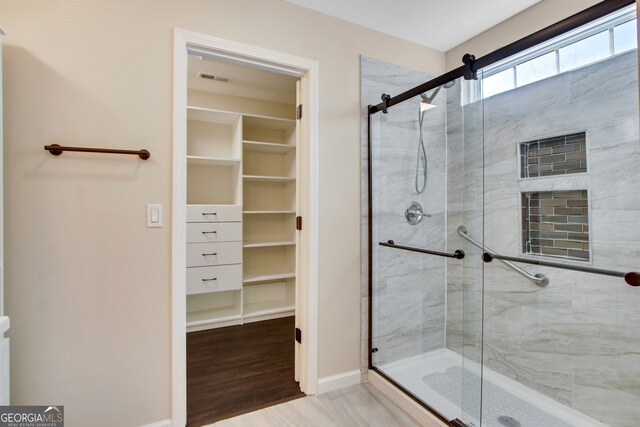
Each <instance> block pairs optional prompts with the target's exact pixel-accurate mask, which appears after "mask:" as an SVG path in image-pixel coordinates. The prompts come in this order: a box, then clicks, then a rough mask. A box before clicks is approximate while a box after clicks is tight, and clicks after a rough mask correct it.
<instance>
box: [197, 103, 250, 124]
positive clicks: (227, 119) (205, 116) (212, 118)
mask: <svg viewBox="0 0 640 427" xmlns="http://www.w3.org/2000/svg"><path fill="white" fill-rule="evenodd" d="M239 119H240V114H238V113H229V112H227V111H221V110H213V109H211V108H203V107H195V106H188V107H187V120H195V121H197V122H209V123H219V124H224V125H232V124H235V123H236V122H237V121H238V120H239Z"/></svg>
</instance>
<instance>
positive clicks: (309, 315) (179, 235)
mask: <svg viewBox="0 0 640 427" xmlns="http://www.w3.org/2000/svg"><path fill="white" fill-rule="evenodd" d="M198 48H201V49H203V50H206V51H207V52H212V53H214V55H215V56H219V57H221V58H225V59H227V60H232V61H235V62H238V63H240V64H242V63H244V64H251V65H253V66H258V67H260V68H263V69H267V70H271V71H275V72H279V73H284V74H289V75H293V76H297V77H300V79H301V81H302V85H301V87H302V93H301V99H302V104H303V108H304V113H303V121H302V123H300V125H301V126H302V127H301V134H300V136H301V141H299V143H300V145H301V146H302V145H304V146H305V147H306V149H304V150H303V151H304V152H306V153H307V155H305V156H301V157H300V158H301V161H302V162H304V163H305V164H304V165H301V166H302V169H303V170H305V171H306V177H300V178H302V179H301V185H302V186H303V188H301V194H302V196H303V197H302V200H301V201H300V202H301V204H300V215H301V216H302V217H303V219H304V227H303V231H302V233H303V235H302V236H301V237H302V239H301V241H302V242H306V243H307V244H304V243H303V245H302V247H301V255H302V257H303V259H304V260H305V261H306V262H305V264H306V265H305V266H304V267H305V268H303V269H302V271H303V277H301V279H302V280H299V282H300V286H299V287H298V289H300V291H301V292H300V299H298V298H297V297H296V300H297V301H299V304H297V306H296V315H298V314H299V315H300V316H299V317H300V318H299V319H297V322H298V323H299V324H300V327H301V329H302V333H303V338H302V344H301V345H300V349H299V353H300V358H299V360H298V361H297V362H298V364H299V366H300V387H301V389H302V391H304V392H305V393H307V394H316V393H317V390H318V181H319V180H318V152H319V134H318V123H319V102H318V95H319V77H318V72H319V64H318V62H317V61H314V60H309V59H305V58H300V57H297V56H292V55H288V54H283V53H280V52H275V51H272V50H268V49H263V48H258V47H255V46H250V45H246V44H242V43H236V42H232V41H229V40H224V39H219V38H216V37H211V36H207V35H203V34H198V33H194V32H191V31H186V30H181V29H175V30H174V45H173V195H172V203H173V208H172V273H171V274H172V309H171V316H172V322H171V325H172V326H171V328H172V329H171V333H172V338H171V344H172V351H171V353H172V362H171V364H172V366H171V371H172V374H171V379H172V420H173V426H175V427H183V426H184V425H185V424H186V420H187V393H186V390H187V370H186V350H187V340H186V314H187V313H186V277H185V273H184V272H185V269H186V257H185V247H186V228H185V224H186V162H185V158H186V154H187V153H186V150H187V148H186V145H187V144H186V136H187V59H188V54H187V49H190V50H193V49H198ZM305 178H306V179H305ZM298 305H300V307H298ZM292 344H293V336H292Z"/></svg>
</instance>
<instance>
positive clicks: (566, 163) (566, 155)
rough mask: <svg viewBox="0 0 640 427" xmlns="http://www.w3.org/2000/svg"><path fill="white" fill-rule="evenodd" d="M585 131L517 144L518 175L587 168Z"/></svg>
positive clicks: (526, 175)
mask: <svg viewBox="0 0 640 427" xmlns="http://www.w3.org/2000/svg"><path fill="white" fill-rule="evenodd" d="M585 137H586V135H585V133H584V132H580V133H574V134H571V135H565V136H557V137H553V138H546V139H539V140H536V141H528V142H522V143H520V177H521V178H536V177H540V176H553V175H566V174H570V173H581V172H586V171H587V149H586V140H585Z"/></svg>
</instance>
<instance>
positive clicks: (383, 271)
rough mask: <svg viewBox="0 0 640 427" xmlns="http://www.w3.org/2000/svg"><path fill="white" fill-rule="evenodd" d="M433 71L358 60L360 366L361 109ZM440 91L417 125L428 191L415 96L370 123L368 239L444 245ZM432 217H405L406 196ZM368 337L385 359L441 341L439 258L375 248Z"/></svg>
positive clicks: (442, 268)
mask: <svg viewBox="0 0 640 427" xmlns="http://www.w3.org/2000/svg"><path fill="white" fill-rule="evenodd" d="M431 77H432V76H429V75H427V74H425V73H422V72H416V71H412V70H408V69H406V68H403V67H399V66H397V65H393V64H389V63H386V62H383V61H379V60H376V59H372V58H366V57H362V59H361V100H362V112H363V116H362V133H361V134H362V142H361V144H362V145H361V156H362V159H361V160H362V162H361V164H362V180H361V182H362V188H361V192H362V204H361V206H362V319H363V323H362V368H363V372H364V371H365V370H366V367H367V356H368V341H367V340H368V337H367V329H368V325H367V319H368V313H367V308H368V304H367V299H368V264H367V259H368V228H367V227H368V223H367V221H368V205H367V193H368V188H367V184H368V179H367V168H368V163H367V161H368V160H367V152H368V145H367V144H368V143H367V116H366V107H367V105H369V104H377V103H378V102H380V95H381V94H382V93H383V92H384V93H389V94H392V95H395V94H398V93H400V92H403V91H405V90H407V89H409V88H411V87H414V86H416V85H418V84H420V83H423V82H425V81H427V80H428V79H429V78H431ZM444 100H445V94H444V91H442V92H441V93H440V94H439V95H438V97H437V98H436V99H435V101H434V103H435V104H440V105H441V107H440V108H435V109H432V110H429V111H428V112H427V113H426V115H425V121H424V125H423V129H424V135H425V144H426V151H427V156H428V158H429V161H428V184H427V188H426V191H425V192H424V193H422V194H417V192H416V190H415V188H414V182H415V173H416V171H415V170H416V156H417V152H418V136H419V134H418V131H419V129H418V109H419V101H418V100H417V99H415V100H410V101H407V102H405V103H403V104H401V105H398V106H396V107H394V108H393V109H391V110H389V114H386V115H383V114H381V113H380V114H376V115H375V116H374V118H373V123H374V127H373V129H374V131H373V137H374V164H373V167H374V176H373V189H374V192H375V194H374V206H373V212H374V215H373V241H374V242H378V241H386V240H389V239H393V240H395V241H396V243H398V244H405V245H410V246H411V245H413V246H421V247H430V248H435V249H439V250H444V248H445V210H446V198H445V191H446V188H445V182H446V159H445V156H446V149H445V145H446V138H445V133H444V129H445V113H446V112H445V108H443V107H444ZM414 200H415V201H418V202H420V203H421V204H422V206H423V208H424V210H425V213H428V214H430V215H431V217H430V218H425V219H423V221H422V222H421V223H420V224H418V225H417V226H411V225H409V224H408V223H407V222H406V221H405V219H404V208H405V206H406V205H407V204H408V203H409V202H410V201H414ZM373 260H374V263H373V264H374V270H373V276H374V289H375V294H374V299H373V307H374V314H373V316H372V322H373V336H374V345H375V347H377V348H378V352H376V353H375V354H374V363H376V364H380V363H388V362H392V361H395V360H398V359H403V358H406V357H410V356H413V355H416V354H419V353H423V352H426V351H429V350H433V349H435V348H442V347H443V346H444V339H445V338H444V331H445V313H444V311H445V295H446V289H445V286H446V280H445V272H446V265H445V263H444V261H443V260H442V258H436V257H425V256H424V255H420V254H415V253H411V252H406V251H399V250H395V249H390V248H383V247H380V246H377V245H374V247H373Z"/></svg>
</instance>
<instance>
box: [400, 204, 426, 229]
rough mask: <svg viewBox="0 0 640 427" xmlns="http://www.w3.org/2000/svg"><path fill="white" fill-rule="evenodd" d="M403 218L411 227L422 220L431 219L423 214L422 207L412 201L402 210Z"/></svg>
mask: <svg viewBox="0 0 640 427" xmlns="http://www.w3.org/2000/svg"><path fill="white" fill-rule="evenodd" d="M404 217H405V218H406V220H407V222H408V223H409V224H411V225H418V224H419V223H420V221H422V218H424V217H431V215H429V214H426V213H424V211H423V210H422V205H421V204H420V203H418V202H416V201H413V202H411V203H409V204H408V205H407V207H406V208H405V209H404Z"/></svg>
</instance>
